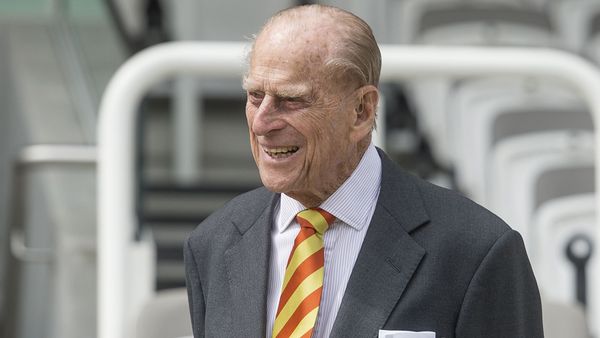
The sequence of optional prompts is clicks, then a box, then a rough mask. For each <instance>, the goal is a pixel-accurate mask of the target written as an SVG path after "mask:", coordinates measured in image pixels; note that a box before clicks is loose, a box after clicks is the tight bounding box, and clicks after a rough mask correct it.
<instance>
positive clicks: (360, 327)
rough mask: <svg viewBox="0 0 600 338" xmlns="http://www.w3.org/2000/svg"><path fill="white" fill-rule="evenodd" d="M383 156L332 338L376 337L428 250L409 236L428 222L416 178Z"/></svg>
mask: <svg viewBox="0 0 600 338" xmlns="http://www.w3.org/2000/svg"><path fill="white" fill-rule="evenodd" d="M380 156H382V180H381V191H380V193H379V198H378V202H377V207H376V209H375V212H374V214H373V218H372V220H371V224H370V226H369V229H368V231H367V235H366V237H365V240H364V242H363V245H362V248H361V251H360V253H359V256H358V258H357V261H356V263H355V265H354V269H353V270H352V274H351V276H350V280H349V281H348V286H347V288H346V292H345V294H344V298H343V300H342V304H341V306H340V309H339V311H338V314H337V317H336V321H335V323H334V326H333V330H332V333H331V337H369V336H375V337H376V336H377V333H378V330H379V329H381V328H382V327H383V325H384V324H385V322H386V320H387V318H388V317H389V315H390V313H391V311H392V310H393V309H394V307H395V305H396V304H397V302H398V301H399V299H400V297H401V296H402V294H403V292H404V290H405V288H406V286H407V284H408V283H409V281H410V280H411V278H412V276H413V274H414V273H415V271H416V270H417V267H418V266H419V263H420V262H421V259H422V258H423V256H424V255H425V249H423V248H422V247H421V246H420V245H419V244H417V243H416V242H415V241H414V240H413V239H412V237H411V236H410V232H411V231H413V230H414V229H416V228H417V227H419V226H421V225H423V224H425V223H426V222H427V221H428V220H429V217H428V215H427V212H426V211H425V208H424V206H423V204H422V200H421V197H420V193H419V191H418V188H417V187H416V186H415V183H414V178H412V177H410V176H409V175H408V174H405V173H403V172H402V171H401V170H400V169H399V168H397V167H396V166H395V164H393V163H392V162H391V160H389V159H388V158H387V157H386V155H385V154H383V153H382V152H380Z"/></svg>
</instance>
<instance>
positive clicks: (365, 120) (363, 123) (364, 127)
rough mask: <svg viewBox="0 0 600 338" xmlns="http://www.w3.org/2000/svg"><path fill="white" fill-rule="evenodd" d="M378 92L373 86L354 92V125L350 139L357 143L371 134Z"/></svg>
mask: <svg viewBox="0 0 600 338" xmlns="http://www.w3.org/2000/svg"><path fill="white" fill-rule="evenodd" d="M378 102H379V91H378V90H377V88H376V87H375V86H372V85H367V86H363V87H361V88H359V89H357V90H356V100H355V104H354V125H353V126H352V138H353V140H354V141H356V142H358V141H360V140H362V139H363V138H365V137H366V136H367V135H369V134H370V133H371V131H372V130H373V127H374V126H375V117H376V115H377V103H378Z"/></svg>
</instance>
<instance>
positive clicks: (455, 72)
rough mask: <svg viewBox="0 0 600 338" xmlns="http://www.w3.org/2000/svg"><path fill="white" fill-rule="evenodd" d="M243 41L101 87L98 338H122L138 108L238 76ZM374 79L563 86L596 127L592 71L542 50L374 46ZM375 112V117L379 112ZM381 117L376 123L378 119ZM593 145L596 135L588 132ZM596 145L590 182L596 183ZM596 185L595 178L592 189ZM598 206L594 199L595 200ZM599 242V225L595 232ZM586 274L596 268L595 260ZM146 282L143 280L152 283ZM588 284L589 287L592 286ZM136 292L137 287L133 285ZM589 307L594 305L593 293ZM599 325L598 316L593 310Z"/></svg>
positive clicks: (126, 70) (158, 62)
mask: <svg viewBox="0 0 600 338" xmlns="http://www.w3.org/2000/svg"><path fill="white" fill-rule="evenodd" d="M246 48H247V45H246V44H243V43H205V42H174V43H168V44H164V45H160V46H157V47H153V48H150V49H148V50H146V51H143V52H141V53H140V54H138V55H137V56H135V57H133V58H132V59H131V60H129V61H128V62H126V63H125V64H124V65H123V66H122V67H121V68H120V69H119V71H118V72H117V73H116V75H115V76H114V77H113V79H112V80H111V82H110V83H109V85H108V87H107V90H106V93H105V95H104V98H103V100H102V103H101V108H100V120H99V135H98V148H99V168H98V181H99V183H98V184H99V186H98V190H99V199H98V203H99V204H98V217H99V219H98V225H99V235H98V241H99V243H98V248H99V263H98V278H99V280H98V289H99V290H98V295H99V299H98V338H125V327H126V322H125V318H126V316H128V315H130V314H129V313H128V312H127V311H131V309H129V308H128V306H129V305H128V298H127V294H126V283H127V281H128V280H130V277H131V276H129V275H128V272H130V271H131V270H130V269H128V267H127V260H128V252H127V248H128V247H129V246H130V245H131V243H133V233H134V225H135V216H134V210H135V208H134V193H135V192H134V187H133V184H134V182H135V179H134V165H133V163H134V149H135V144H134V135H133V131H134V130H135V125H134V123H135V122H134V121H135V115H136V113H137V111H138V109H137V108H138V104H139V102H140V100H141V98H142V96H143V95H144V93H146V92H147V91H148V89H149V88H150V87H151V86H152V85H153V84H155V83H157V82H158V81H161V80H164V79H165V78H167V77H169V76H171V75H174V74H176V73H179V74H181V73H185V74H195V75H199V76H203V75H216V76H222V77H241V74H242V71H243V52H244V50H245V49H246ZM381 52H382V58H383V68H382V73H381V79H382V81H401V80H406V79H410V78H415V77H423V76H428V75H443V76H461V77H463V76H481V75H485V76H487V75H500V74H502V75H507V74H508V75H510V74H514V75H534V76H545V77H554V78H557V79H560V80H563V81H566V82H569V83H571V84H572V85H573V86H574V87H575V88H576V89H578V90H579V91H580V93H581V94H582V97H583V98H584V99H585V100H586V101H587V103H588V104H589V106H590V110H591V111H592V114H593V120H594V124H595V125H596V126H597V125H598V121H599V118H600V94H599V93H600V73H599V71H598V69H596V68H595V67H593V66H592V65H591V64H589V63H588V62H586V61H584V60H582V59H581V58H578V57H576V56H572V55H570V54H567V53H564V52H560V51H555V50H542V49H535V50H533V49H514V48H474V47H413V46H386V45H384V46H381ZM382 113H383V112H382ZM381 118H383V117H381ZM596 142H597V144H600V134H599V133H596ZM599 152H600V146H599V147H596V177H600V165H598V163H599V159H600V154H599ZM599 188H600V179H597V180H596V190H599ZM597 203H599V205H597V206H600V198H599V199H597ZM596 231H597V232H596V243H600V224H599V226H597V228H596ZM592 268H593V269H594V270H600V260H596V263H595V266H593V267H592ZM152 282H153V281H149V283H152ZM595 283H596V281H593V283H592V284H595ZM140 287H142V286H140ZM590 303H591V304H600V293H598V294H592V299H591V301H590ZM595 313H596V315H597V316H598V318H592V320H593V321H594V322H600V311H596V312H595Z"/></svg>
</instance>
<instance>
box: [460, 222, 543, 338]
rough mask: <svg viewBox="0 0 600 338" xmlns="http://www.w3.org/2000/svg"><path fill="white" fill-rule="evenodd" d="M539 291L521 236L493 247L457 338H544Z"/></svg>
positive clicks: (506, 237) (467, 299)
mask: <svg viewBox="0 0 600 338" xmlns="http://www.w3.org/2000/svg"><path fill="white" fill-rule="evenodd" d="M543 336H544V333H543V327H542V310H541V301H540V294H539V290H538V287H537V284H536V281H535V277H534V275H533V271H532V269H531V265H530V263H529V259H528V258H527V253H526V251H525V247H524V245H523V240H522V238H521V236H520V235H519V233H518V232H516V231H514V230H508V231H506V232H505V233H504V234H503V235H502V236H501V237H500V238H498V240H497V241H496V242H495V243H494V245H492V247H491V248H490V250H489V252H488V253H487V255H486V256H485V258H484V259H483V260H482V262H481V264H480V265H479V267H478V269H477V271H476V272H475V274H474V275H473V278H472V280H471V282H470V284H469V287H468V289H467V291H466V293H465V296H464V300H463V303H462V306H461V310H460V313H459V317H458V321H457V326H456V337H464V338H468V337H487V338H493V337H498V338H503V337H514V338H521V337H522V338H538V337H540V338H541V337H543Z"/></svg>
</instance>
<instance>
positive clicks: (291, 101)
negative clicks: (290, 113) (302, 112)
mask: <svg viewBox="0 0 600 338" xmlns="http://www.w3.org/2000/svg"><path fill="white" fill-rule="evenodd" d="M281 103H282V104H283V105H285V106H286V107H287V108H288V109H299V108H304V107H305V106H306V104H307V101H306V99H305V98H303V97H300V96H290V97H283V98H281Z"/></svg>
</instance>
